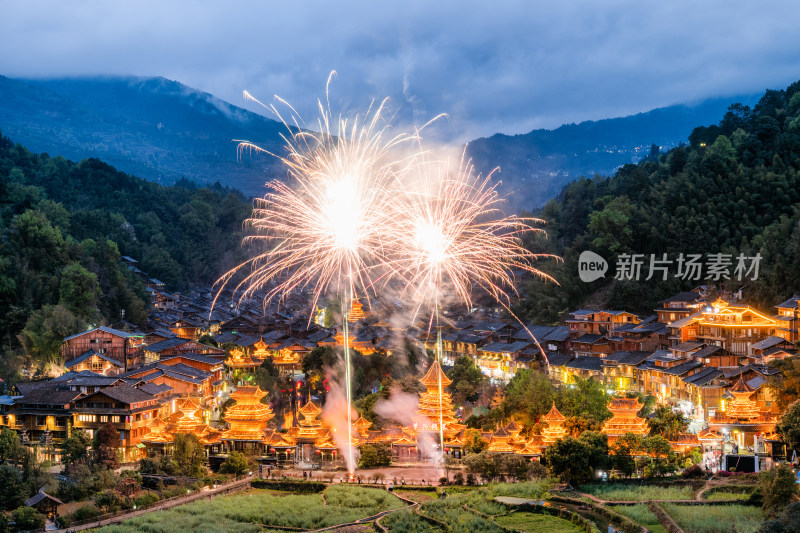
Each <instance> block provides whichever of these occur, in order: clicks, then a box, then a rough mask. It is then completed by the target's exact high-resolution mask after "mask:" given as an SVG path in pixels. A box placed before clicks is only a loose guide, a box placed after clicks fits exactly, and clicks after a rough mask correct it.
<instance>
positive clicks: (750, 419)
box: [708, 375, 776, 451]
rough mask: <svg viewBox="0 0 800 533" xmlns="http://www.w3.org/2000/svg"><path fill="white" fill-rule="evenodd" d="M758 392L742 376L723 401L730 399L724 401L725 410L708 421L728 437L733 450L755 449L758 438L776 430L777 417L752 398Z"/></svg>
mask: <svg viewBox="0 0 800 533" xmlns="http://www.w3.org/2000/svg"><path fill="white" fill-rule="evenodd" d="M755 392H756V391H755V389H754V388H753V387H751V386H750V385H749V384H748V383H747V382H746V381H745V380H744V376H743V375H741V376H739V380H738V381H737V382H736V383H735V384H734V385H733V387H731V388H730V389H728V391H727V393H726V394H725V396H724V397H723V399H724V398H725V397H729V398H730V399H729V400H727V401H725V402H723V407H724V411H722V412H720V411H717V412H716V413H715V415H714V416H713V417H712V418H711V419H710V420H709V421H708V427H709V429H712V430H716V431H717V432H719V433H721V434H722V435H723V436H725V437H727V438H726V441H727V442H726V445H727V446H728V447H729V448H730V449H732V447H733V446H734V445H735V446H738V447H744V446H752V445H753V444H754V443H755V440H754V439H755V438H756V437H757V436H759V435H761V436H763V435H767V434H771V433H774V431H775V423H776V419H775V417H774V416H773V415H772V414H770V413H766V412H763V411H762V410H761V409H760V408H759V406H758V403H757V402H756V401H755V400H754V399H752V398H751V396H753V394H754V393H755ZM728 451H730V450H728Z"/></svg>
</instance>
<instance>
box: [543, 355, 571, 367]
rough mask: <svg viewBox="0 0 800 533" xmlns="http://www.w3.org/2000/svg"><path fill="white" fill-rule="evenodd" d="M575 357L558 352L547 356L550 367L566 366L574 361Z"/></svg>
mask: <svg viewBox="0 0 800 533" xmlns="http://www.w3.org/2000/svg"><path fill="white" fill-rule="evenodd" d="M573 358H574V357H573V356H572V355H569V354H565V353H558V352H549V353H548V354H547V363H548V364H549V365H550V366H564V365H566V364H567V363H569V362H570V361H572V359H573Z"/></svg>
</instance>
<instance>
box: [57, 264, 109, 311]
mask: <svg viewBox="0 0 800 533" xmlns="http://www.w3.org/2000/svg"><path fill="white" fill-rule="evenodd" d="M58 293H59V299H58V303H59V304H60V305H63V306H64V307H66V308H67V309H69V310H70V311H72V313H73V314H75V315H76V316H78V317H82V318H84V319H87V320H91V319H92V318H94V316H95V315H96V314H97V311H96V308H95V306H96V305H97V299H98V298H99V297H100V296H101V292H100V284H99V283H98V282H97V276H96V275H95V274H93V273H92V272H89V271H88V270H86V269H85V268H84V267H83V266H81V265H79V264H78V263H72V264H71V265H69V266H67V267H66V268H65V269H64V270H62V271H61V284H60V286H59V290H58Z"/></svg>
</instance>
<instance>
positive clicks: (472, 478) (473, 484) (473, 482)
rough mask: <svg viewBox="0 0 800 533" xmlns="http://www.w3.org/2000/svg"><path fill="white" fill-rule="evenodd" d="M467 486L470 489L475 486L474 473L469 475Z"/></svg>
mask: <svg viewBox="0 0 800 533" xmlns="http://www.w3.org/2000/svg"><path fill="white" fill-rule="evenodd" d="M467 485H469V486H470V487H474V486H475V475H474V474H473V473H472V472H468V473H467Z"/></svg>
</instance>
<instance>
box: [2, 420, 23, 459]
mask: <svg viewBox="0 0 800 533" xmlns="http://www.w3.org/2000/svg"><path fill="white" fill-rule="evenodd" d="M26 453H27V450H26V449H25V447H24V446H23V445H22V443H21V442H20V440H19V435H18V434H17V432H16V431H14V430H13V429H9V428H3V430H2V432H0V462H6V461H10V462H12V463H14V464H20V463H22V461H23V459H24V456H25V454H26Z"/></svg>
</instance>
